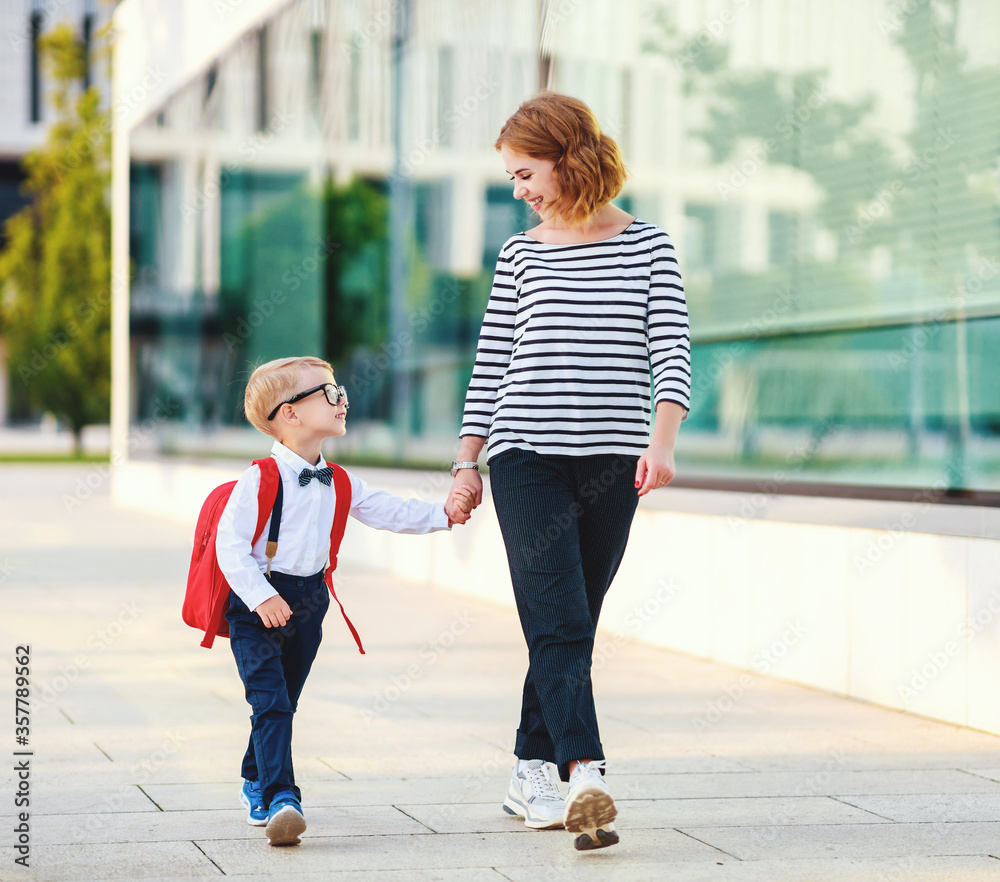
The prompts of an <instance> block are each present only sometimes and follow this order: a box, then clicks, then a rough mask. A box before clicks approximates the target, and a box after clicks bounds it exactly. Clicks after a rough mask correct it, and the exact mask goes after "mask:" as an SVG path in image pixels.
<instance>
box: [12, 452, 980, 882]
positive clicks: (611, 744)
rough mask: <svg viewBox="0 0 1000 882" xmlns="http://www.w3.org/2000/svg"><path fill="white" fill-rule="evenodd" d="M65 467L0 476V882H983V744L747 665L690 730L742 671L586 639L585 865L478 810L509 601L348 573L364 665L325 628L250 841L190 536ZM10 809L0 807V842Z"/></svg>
mask: <svg viewBox="0 0 1000 882" xmlns="http://www.w3.org/2000/svg"><path fill="white" fill-rule="evenodd" d="M90 468H91V467H89V466H80V467H77V466H34V465H33V466H31V467H30V470H27V471H25V470H24V469H22V468H21V467H17V466H9V465H0V537H3V542H4V543H5V544H4V546H3V548H0V559H3V561H4V565H5V566H8V565H9V566H11V567H12V573H11V575H10V577H9V578H7V579H6V581H2V582H0V600H6V601H7V602H8V605H9V606H10V608H12V609H14V610H15V614H14V615H13V616H7V617H3V618H2V619H0V690H4V689H6V690H8V693H7V694H8V695H9V694H10V691H9V690H11V689H12V688H13V665H12V660H11V656H12V653H13V648H14V646H15V645H18V644H22V643H30V645H31V647H32V686H33V704H32V731H31V744H30V746H31V749H33V750H34V754H33V756H32V778H31V785H32V792H31V804H30V812H31V814H30V819H31V836H32V840H31V867H30V868H29V869H28V870H26V871H25V870H24V868H19V867H14V865H13V864H12V863H10V857H11V854H12V851H11V848H10V846H11V845H13V844H14V840H13V833H10V834H7V835H8V837H9V838H8V839H7V840H4V838H3V835H4V834H2V833H0V847H2V848H0V855H2V854H6V855H7V858H3V861H4V862H3V863H0V880H7V879H18V880H20V879H33V880H35V879H37V880H53V882H66V880H81V882H82V880H86V882H96V880H101V879H108V880H112V879H114V880H117V879H128V880H162V882H168V880H170V882H173V880H176V879H185V878H200V877H222V876H223V874H225V876H226V877H228V878H232V879H238V880H272V879H280V880H283V882H284V880H287V879H296V880H300V879H301V880H310V879H317V880H318V879H324V880H330V879H332V880H337V882H362V880H363V882H376V880H377V882H383V880H386V882H403V880H406V882H424V880H428V882H429V880H440V882H467V880H492V879H496V880H508V882H522V880H523V882H528V880H530V882H553V880H563V879H565V880H572V882H589V880H595V882H596V880H601V882H605V880H611V882H615V880H622V882H625V880H627V882H643V880H650V882H652V880H656V882H660V880H662V879H666V878H669V879H679V880H684V882H701V880H705V882H708V880H711V882H764V880H766V882H782V880H791V882H807V880H808V882H816V880H822V882H878V880H884V882H897V880H898V882H904V880H905V882H911V880H915V882H931V880H934V882H941V880H951V879H954V880H961V882H978V880H980V879H982V880H986V879H1000V859H998V858H997V854H998V846H997V843H998V842H1000V739H998V738H996V737H994V736H992V735H987V734H985V733H982V732H976V731H974V730H971V729H964V728H962V727H958V726H953V725H947V724H941V723H935V722H934V721H932V720H927V719H923V718H919V717H914V716H909V715H907V714H903V713H899V712H897V711H890V710H886V709H883V708H879V707H877V706H875V705H872V704H867V703H864V702H858V701H852V700H847V699H844V698H842V697H838V696H835V695H830V694H827V693H824V692H821V691H818V690H811V689H805V688H803V687H800V686H796V685H793V684H789V683H784V682H781V681H778V680H771V679H768V678H766V677H762V676H757V675H755V678H754V684H753V686H752V688H751V689H749V690H748V694H747V695H746V697H745V699H744V700H742V701H741V702H739V704H738V705H737V706H735V707H734V708H733V710H732V712H730V713H727V714H725V715H724V716H723V717H722V718H721V719H719V720H718V721H717V722H716V723H715V724H713V725H711V726H710V727H708V728H707V729H703V728H699V727H696V726H695V725H693V721H694V720H696V719H697V718H698V717H699V716H701V715H704V713H705V708H706V707H709V706H710V705H711V704H712V703H713V702H715V701H716V700H717V699H718V697H719V695H720V694H723V692H722V690H724V689H725V688H726V686H727V685H731V684H732V683H734V682H739V677H740V672H739V671H736V670H735V669H733V668H729V667H726V666H724V665H715V664H710V663H707V662H705V661H702V660H699V659H695V658H691V657H688V656H685V655H681V654H678V653H672V652H666V651H663V650H660V649H657V648H655V647H650V646H646V645H644V644H642V643H641V642H639V641H638V640H636V639H629V640H627V641H624V642H622V641H620V640H615V639H614V638H612V637H611V636H609V635H603V634H599V635H598V641H599V643H600V641H602V640H604V641H611V642H614V643H615V645H616V652H615V654H614V657H613V658H610V659H609V660H608V662H607V663H606V664H605V665H604V666H603V667H602V668H601V669H600V671H598V672H597V675H596V679H595V693H596V695H597V703H598V708H599V710H600V713H601V720H602V737H603V741H604V746H605V750H606V752H607V755H608V757H609V764H608V778H607V780H608V782H609V785H610V786H611V788H612V792H613V793H614V794H615V796H616V799H617V801H618V806H619V812H620V814H619V821H618V826H619V830H620V831H621V835H622V842H621V844H620V845H619V846H616V847H615V848H611V849H606V850H602V851H599V852H591V853H586V854H584V853H578V852H576V851H574V850H573V848H572V838H571V837H570V836H569V835H568V834H566V833H565V832H564V831H558V830H557V831H532V830H528V829H527V828H525V827H524V825H523V823H521V822H520V821H519V820H517V819H515V818H511V817H510V816H507V815H505V814H503V813H502V812H501V810H500V802H501V800H502V798H503V795H504V793H505V791H506V788H507V781H508V778H509V774H510V766H511V762H512V754H511V750H512V746H513V734H514V732H513V729H514V725H515V723H516V719H517V712H518V703H519V696H520V691H521V681H522V680H523V675H524V668H525V652H524V646H523V643H522V642H521V638H520V633H519V629H518V624H517V620H516V615H515V613H514V611H513V610H512V609H510V608H507V607H502V606H496V605H492V604H488V603H485V602H482V601H477V600H471V599H469V598H467V597H462V596H460V595H457V594H454V593H448V592H445V591H439V590H436V589H435V587H434V586H430V585H412V584H405V583H403V582H401V581H398V580H394V579H390V578H387V577H385V576H383V575H380V574H379V573H378V572H375V571H374V570H363V569H354V570H345V572H343V573H339V574H338V579H339V581H340V582H341V588H340V591H339V593H340V595H341V597H342V599H344V602H345V604H347V606H348V609H349V610H350V612H351V615H352V619H353V620H354V621H355V623H356V624H357V625H358V627H359V629H360V630H361V633H362V635H363V637H364V639H365V643H366V648H367V649H368V654H367V655H365V656H360V655H359V654H358V653H357V651H356V650H355V649H354V647H353V645H352V642H351V638H350V636H349V634H348V633H347V632H346V629H345V628H344V627H343V625H342V623H341V622H340V621H339V620H338V619H336V617H334V618H332V619H331V620H330V621H329V626H328V627H326V628H325V629H324V631H325V643H324V646H323V647H322V649H321V650H320V654H319V657H318V658H317V661H316V665H315V667H314V670H313V674H312V676H311V677H310V681H309V683H308V684H307V686H306V689H305V691H304V693H303V697H302V701H301V703H300V709H299V713H298V714H297V716H296V732H295V743H294V750H295V764H296V772H297V776H298V778H299V784H300V786H301V787H302V790H303V794H304V801H305V808H306V814H307V818H308V821H309V829H308V830H307V832H306V835H305V837H304V839H303V842H302V845H301V846H299V847H296V848H287V849H274V848H271V847H269V846H268V845H267V842H266V840H265V839H264V837H263V833H262V831H261V830H260V829H258V828H251V827H249V825H247V824H246V823H245V812H244V810H243V809H242V808H241V807H240V806H239V804H238V799H237V792H238V788H239V783H240V782H239V762H240V758H241V756H242V753H243V750H244V747H245V744H246V740H247V735H248V732H249V708H248V707H247V706H246V703H245V701H244V699H243V690H242V684H241V683H240V681H239V678H238V676H237V674H236V670H235V665H234V664H233V661H232V656H231V653H230V651H229V646H228V643H227V642H226V641H225V640H220V641H219V642H218V645H217V647H216V648H215V649H213V650H211V651H208V650H205V649H202V648H201V647H199V646H198V642H199V639H200V638H199V635H198V634H196V633H195V632H194V631H192V630H191V629H189V628H187V627H186V626H184V624H183V623H182V622H181V621H180V615H179V610H180V605H181V600H182V597H183V585H184V577H185V572H186V567H187V561H188V558H189V556H190V541H191V534H192V529H193V524H189V523H184V524H179V523H176V522H173V521H169V520H166V519H158V518H154V517H149V516H145V515H143V516H138V515H135V514H131V513H126V512H122V511H118V510H116V509H115V508H114V507H113V506H111V504H110V502H109V500H108V498H107V488H106V486H99V487H98V488H97V489H96V490H95V491H94V493H93V494H92V495H91V496H89V497H88V498H87V499H86V500H84V501H83V502H82V503H81V505H79V506H74V507H67V506H66V505H65V504H64V503H63V501H62V500H63V496H64V495H65V494H72V493H73V492H74V489H73V488H74V487H76V486H77V482H78V481H79V480H80V478H81V477H84V478H85V477H86V476H87V475H88V474H89V470H90ZM29 472H30V474H29ZM8 547H9V548H10V553H9V555H8V552H7V548H8ZM612 590H613V589H612ZM459 621H462V622H465V623H466V624H467V628H466V630H465V631H463V633H462V634H461V638H460V639H456V640H454V641H453V642H452V643H451V644H450V645H449V646H448V647H447V648H443V649H441V650H440V651H438V650H437V649H433V647H435V646H440V637H441V635H442V634H444V633H447V632H448V631H449V629H450V628H451V627H452V626H453V625H454V624H455V623H456V622H459ZM12 736H13V733H10V734H9V735H8V736H4V735H3V733H2V732H0V746H2V745H3V744H4V743H5V742H4V738H5V737H6V738H7V739H8V741H7V742H6V744H7V746H8V750H10V749H13V747H14V745H13V743H12V740H10V739H12ZM3 780H4V781H5V782H6V783H3V782H0V783H3V787H6V788H7V792H11V791H10V789H9V788H10V787H12V786H13V785H14V783H15V782H14V778H13V776H12V774H11V772H10V771H8V773H7V777H6V778H4V779H3ZM14 814H15V806H14V805H13V800H10V799H4V800H0V819H2V822H0V827H2V828H4V829H7V828H8V827H9V828H10V829H11V830H12V829H13V827H12V826H11V822H12V820H13V815H14Z"/></svg>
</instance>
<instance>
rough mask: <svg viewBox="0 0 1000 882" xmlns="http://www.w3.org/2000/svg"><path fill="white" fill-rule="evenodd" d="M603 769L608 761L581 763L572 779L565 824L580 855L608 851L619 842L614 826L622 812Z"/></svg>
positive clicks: (575, 769)
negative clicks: (619, 811) (610, 791)
mask: <svg viewBox="0 0 1000 882" xmlns="http://www.w3.org/2000/svg"><path fill="white" fill-rule="evenodd" d="M603 768H604V760H594V761H593V762H589V763H577V764H576V768H574V769H573V771H572V773H571V774H570V776H569V795H568V796H567V797H566V814H565V816H564V819H563V823H564V825H565V827H566V829H567V830H569V832H570V833H572V834H573V844H574V846H575V847H576V849H577V851H589V850H590V849H592V848H606V847H607V846H609V845H614V844H616V843H617V842H618V834H617V833H616V832H615V825H614V823H613V821H614V819H615V818H616V817H618V809H616V808H615V801H614V800H613V799H612V798H611V794H610V793H609V792H608V785H607V784H605V783H604V776H603V775H602V774H601V770H602V769H603Z"/></svg>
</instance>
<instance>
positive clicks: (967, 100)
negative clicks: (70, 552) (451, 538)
mask: <svg viewBox="0 0 1000 882" xmlns="http://www.w3.org/2000/svg"><path fill="white" fill-rule="evenodd" d="M395 5H396V4H387V3H384V2H379V0H353V2H350V3H324V2H315V0H297V2H292V3H280V4H279V3H275V12H274V14H273V16H272V17H271V18H270V19H269V20H268V21H267V23H266V26H265V27H263V28H259V29H258V30H257V31H255V32H253V33H248V34H246V35H245V36H244V38H243V39H242V40H240V41H238V42H237V43H236V44H235V45H232V46H230V47H228V48H226V49H225V50H224V51H220V53H219V54H218V56H217V57H215V58H213V59H212V60H211V64H210V66H209V67H207V68H206V73H205V76H204V77H201V78H199V79H196V81H195V82H193V83H191V85H189V86H188V87H186V88H185V89H184V90H182V91H180V92H178V93H177V94H175V95H173V96H171V98H170V99H169V100H168V101H167V102H166V103H165V105H164V106H163V107H162V108H159V109H158V111H157V113H156V114H154V115H153V116H152V117H151V119H150V121H149V123H148V124H147V125H144V126H142V127H140V128H139V129H138V130H137V131H136V132H135V135H134V137H133V142H134V143H133V152H134V159H133V172H132V177H133V188H132V222H131V223H132V253H133V258H134V261H135V264H136V272H137V282H136V284H135V286H134V289H133V298H132V311H133V315H132V328H133V348H134V350H135V354H136V357H135V364H136V368H135V370H136V372H137V382H136V386H137V389H138V399H137V411H136V413H137V416H141V415H142V414H143V413H148V412H151V411H152V409H153V408H154V406H155V404H156V402H157V400H159V399H162V398H164V397H166V398H169V399H171V400H176V401H177V402H178V404H179V406H178V408H177V410H176V414H177V417H176V418H177V420H178V421H182V422H183V427H184V429H183V432H187V434H188V435H191V433H192V430H193V429H195V428H197V427H204V426H215V427H219V428H225V427H233V428H236V427H239V426H240V425H241V424H242V416H241V414H240V412H239V407H238V404H239V400H240V395H241V393H242V381H243V380H244V379H245V377H246V375H247V373H248V370H249V368H250V366H251V365H252V364H253V363H254V362H256V361H259V360H263V359H265V358H271V357H274V356H275V355H279V354H289V353H292V352H295V353H300V352H317V353H318V354H320V355H324V356H325V357H327V358H330V359H331V360H332V361H333V362H334V364H335V366H336V368H337V372H338V379H340V381H341V382H344V383H345V385H347V386H348V388H350V390H351V394H352V409H351V418H352V423H351V432H350V433H349V434H348V436H347V438H345V439H344V442H343V445H342V446H341V448H339V449H342V450H343V449H345V448H346V449H348V450H349V451H353V452H354V453H355V454H356V455H361V454H364V455H372V456H393V455H395V454H397V453H399V452H400V450H401V448H402V453H403V454H404V455H405V456H406V457H407V458H408V459H410V460H414V461H420V460H422V461H433V462H445V461H448V460H449V459H450V457H451V452H452V448H453V445H454V433H455V431H456V430H457V427H458V421H459V414H460V412H461V408H462V401H461V396H462V394H463V391H464V389H465V385H466V382H467V380H468V376H469V371H470V370H471V364H472V358H473V351H474V346H475V341H476V337H477V334H478V329H479V323H480V322H481V319H482V311H483V307H484V304H485V301H486V297H487V295H488V291H489V286H490V280H491V278H492V271H493V266H494V262H495V259H496V255H497V252H498V251H499V248H500V246H501V245H502V243H503V241H504V240H505V239H506V238H507V237H508V236H509V235H511V234H512V233H514V232H517V231H520V230H523V229H526V228H528V227H530V226H531V224H532V223H533V221H532V220H531V217H530V213H528V212H527V211H526V210H525V208H524V206H523V205H520V204H518V203H515V202H514V201H513V199H512V198H511V189H510V187H509V186H508V182H507V179H506V177H505V176H504V175H503V170H502V164H501V162H500V160H499V159H498V157H497V156H496V155H495V153H494V151H493V146H492V145H493V140H494V138H495V136H496V133H497V131H498V130H499V127H500V125H501V124H502V122H503V120H504V119H505V118H506V117H507V116H508V115H509V114H510V113H511V112H512V111H513V110H514V109H515V108H516V106H517V104H518V103H519V102H520V101H521V100H522V99H523V98H525V97H526V96H528V95H530V94H531V93H533V92H534V91H535V90H536V89H537V88H538V86H539V84H540V82H541V81H542V79H541V78H544V81H545V82H547V83H549V84H550V85H551V86H552V87H553V88H555V89H558V90H560V91H565V92H568V93H571V94H576V95H579V96H580V97H581V98H583V99H584V100H586V101H587V102H588V103H589V104H590V105H591V106H592V107H594V109H595V111H597V113H598V115H599V117H600V119H601V120H602V123H603V125H604V127H605V128H606V129H607V130H608V131H609V133H611V134H612V135H613V136H614V137H616V138H617V139H618V140H619V142H620V143H621V144H622V146H623V147H624V149H625V151H626V159H627V163H628V165H629V168H630V171H631V173H632V176H631V179H630V182H629V183H628V184H627V186H626V191H625V193H624V194H623V197H622V200H621V204H622V205H623V207H626V210H629V211H632V212H634V213H638V214H640V216H642V217H643V218H644V219H646V220H649V221H652V222H655V223H657V224H660V225H662V226H663V227H664V228H665V229H666V230H668V232H670V234H671V235H672V237H673V239H674V241H675V244H676V245H677V248H678V253H679V257H680V259H681V269H682V272H683V274H684V278H685V284H686V289H687V292H688V297H689V305H690V310H691V318H692V329H693V340H694V349H693V358H694V371H695V373H694V395H693V399H692V406H693V410H692V412H691V415H690V418H689V420H688V421H687V423H686V424H685V427H684V430H683V431H682V432H681V438H680V445H681V450H680V455H679V460H680V467H681V473H682V474H687V475H688V476H690V475H695V474H706V475H740V476H743V477H746V476H749V477H752V478H755V479H759V480H761V481H765V482H766V481H769V482H771V483H772V484H773V483H774V482H775V476H776V475H780V476H782V477H781V480H782V481H784V482H791V481H819V482H840V483H850V484H890V485H900V486H914V487H918V486H940V487H968V488H975V489H997V488H1000V437H998V433H1000V383H997V382H996V381H995V379H994V375H995V367H996V363H997V358H996V353H997V352H998V351H1000V187H998V185H997V168H998V163H1000V65H998V61H997V56H996V53H995V48H994V47H995V46H996V45H997V44H998V42H1000V7H997V6H996V5H995V4H988V3H984V2H979V0H955V2H950V0H927V2H924V3H918V4H907V5H906V7H905V11H904V12H900V8H901V7H900V8H896V7H892V6H891V5H889V4H881V3H873V4H862V5H860V6H859V5H855V6H854V7H852V8H851V10H850V11H848V10H844V11H843V15H844V16H845V17H849V18H850V20H849V21H844V22H843V23H842V24H843V26H842V27H841V28H839V29H833V30H831V29H830V25H829V17H828V15H827V10H826V9H825V8H824V5H823V4H817V3H802V4H796V5H794V6H793V7H787V6H786V7H782V10H778V9H777V7H775V8H774V9H772V8H771V5H770V4H733V5H732V9H731V10H730V14H728V15H726V16H722V15H721V12H720V13H718V14H716V13H715V12H713V10H715V6H713V5H712V4H706V3H682V4H675V3H667V2H648V3H635V4H622V3H620V2H618V3H615V2H612V0H580V2H578V3H574V4H546V5H545V9H546V12H545V15H544V17H543V19H542V20H540V21H539V20H537V19H536V18H535V17H532V16H529V17H528V20H530V22H531V27H523V26H515V25H518V23H519V22H520V19H518V21H514V15H515V13H514V12H511V11H510V10H506V9H505V8H502V7H501V5H499V4H489V3H479V2H475V3H467V2H460V0H442V2H437V3H422V2H411V3H409V4H408V8H409V9H410V11H411V15H412V19H411V23H410V24H411V26H410V28H409V34H408V38H407V40H406V43H405V49H404V57H405V60H406V65H405V70H406V72H407V77H408V79H407V81H406V84H405V89H404V93H403V94H405V99H406V100H405V101H403V102H402V104H403V107H402V108H401V109H402V113H401V117H402V118H401V121H400V130H399V133H398V134H399V143H400V144H402V145H403V146H402V147H401V148H400V150H401V155H400V162H399V168H400V170H401V174H403V175H405V176H406V180H407V181H408V182H409V183H410V184H411V185H412V186H410V187H408V188H407V190H408V192H409V198H408V200H407V202H406V206H405V212H404V213H405V215H406V218H405V221H406V234H405V236H403V243H402V245H400V246H399V247H401V248H402V249H403V251H402V252H401V253H402V256H403V258H404V259H405V264H406V284H405V291H404V292H403V300H404V311H405V315H404V317H403V319H402V321H400V320H399V319H398V316H397V319H396V320H395V325H393V319H392V318H391V315H390V305H389V304H390V299H389V265H390V259H389V258H390V250H389V216H390V208H389V206H390V191H391V188H390V187H389V184H388V181H389V178H390V176H391V174H392V169H393V147H392V145H393V130H392V119H393V116H392V113H391V107H392V101H391V98H392V88H393V86H392V76H391V70H392V65H391V60H392V57H393V55H392V53H393V44H392V40H393V33H394V28H393V19H392V13H393V7H394V6H395ZM516 5H517V4H511V9H513V7H514V6H516ZM528 5H531V4H528ZM911 7H912V9H911ZM532 9H534V6H532ZM894 10H895V11H894ZM521 11H522V12H523V10H521ZM779 11H780V12H781V14H780V15H779V14H778V13H779ZM611 21H613V22H614V27H610V26H609V25H608V24H607V23H608V22H611ZM520 24H522V25H523V22H520ZM179 145H183V149H181V146H179ZM394 371H403V372H405V378H406V380H407V382H406V386H405V387H406V388H407V390H408V393H407V394H408V401H407V404H406V407H404V408H401V409H400V408H398V407H394V405H393V400H392V396H393V388H394V383H393V372H394ZM220 402H221V403H220ZM183 432H176V433H175V434H174V435H173V436H172V440H171V442H170V443H172V444H174V445H177V444H179V443H180V441H179V440H178V439H181V438H182V437H183ZM400 439H402V442H403V443H402V444H401V445H400V444H397V442H398V441H399V440H400Z"/></svg>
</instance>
